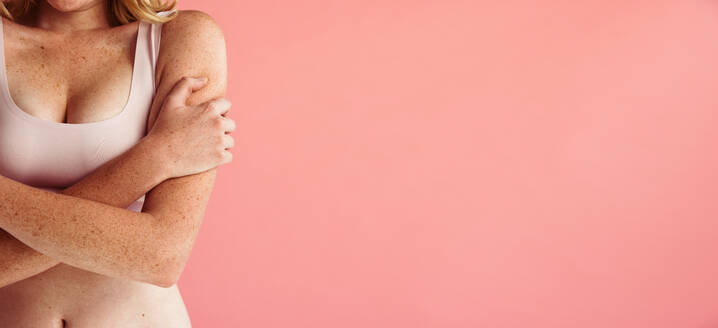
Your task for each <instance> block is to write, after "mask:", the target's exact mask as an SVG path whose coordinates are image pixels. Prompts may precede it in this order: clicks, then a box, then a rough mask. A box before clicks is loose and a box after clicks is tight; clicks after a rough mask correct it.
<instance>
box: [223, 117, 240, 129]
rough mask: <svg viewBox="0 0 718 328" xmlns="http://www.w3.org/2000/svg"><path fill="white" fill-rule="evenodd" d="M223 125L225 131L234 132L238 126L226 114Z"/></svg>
mask: <svg viewBox="0 0 718 328" xmlns="http://www.w3.org/2000/svg"><path fill="white" fill-rule="evenodd" d="M222 125H223V128H224V131H225V132H232V131H234V129H235V128H237V125H236V124H235V122H234V120H233V119H231V118H229V117H226V116H224V117H223V120H222Z"/></svg>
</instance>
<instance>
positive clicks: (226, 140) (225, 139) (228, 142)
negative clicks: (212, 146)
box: [222, 134, 234, 149]
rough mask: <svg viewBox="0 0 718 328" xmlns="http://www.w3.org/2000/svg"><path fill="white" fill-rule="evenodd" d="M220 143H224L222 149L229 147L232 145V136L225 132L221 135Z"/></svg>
mask: <svg viewBox="0 0 718 328" xmlns="http://www.w3.org/2000/svg"><path fill="white" fill-rule="evenodd" d="M222 144H223V145H224V149H230V148H232V147H234V138H232V137H231V136H230V135H228V134H225V135H223V136H222Z"/></svg>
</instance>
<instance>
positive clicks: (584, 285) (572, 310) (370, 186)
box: [180, 0, 718, 328]
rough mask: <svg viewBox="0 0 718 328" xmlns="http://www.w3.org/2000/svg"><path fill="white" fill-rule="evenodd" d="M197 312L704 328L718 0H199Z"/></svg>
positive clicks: (708, 317) (341, 320)
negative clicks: (214, 155)
mask: <svg viewBox="0 0 718 328" xmlns="http://www.w3.org/2000/svg"><path fill="white" fill-rule="evenodd" d="M180 3H181V8H183V9H188V8H192V9H200V10H203V11H206V12H208V13H210V14H211V15H212V16H213V17H215V19H216V20H217V21H218V22H219V24H220V25H221V26H222V27H223V29H224V32H225V35H226V38H227V43H228V51H229V68H230V81H229V84H230V90H229V98H230V99H231V100H232V101H233V103H234V107H233V112H232V116H233V117H234V118H235V119H236V120H237V121H238V124H239V129H238V132H237V133H235V136H236V137H237V140H238V143H237V148H236V150H235V152H234V153H235V161H234V162H233V163H232V164H231V165H229V166H226V167H223V168H222V169H220V173H219V181H218V183H217V188H216V190H215V192H214V193H213V195H212V200H211V204H210V207H209V209H208V212H207V215H206V217H205V221H204V223H203V225H202V230H201V232H200V235H199V238H198V240H197V243H196V247H195V250H194V252H193V255H192V258H191V260H190V262H189V264H188V266H187V268H186V270H185V272H184V274H183V276H182V279H181V281H180V287H181V291H182V293H183V295H184V296H185V298H186V303H187V306H188V308H189V311H190V314H191V316H192V320H193V322H194V324H195V327H199V328H203V327H248V328H249V327H251V328H255V327H256V328H272V327H277V328H279V327H282V328H287V327H312V328H322V327H342V328H353V327H357V328H358V327H380V328H384V327H412V328H413V327H432V328H454V327H457V328H458V327H517V328H518V327H522V328H523V327H533V328H544V327H572V328H573V327H581V328H592V327H596V328H599V327H601V328H604V327H612V328H623V327H652V328H656V327H665V328H677V327H680V328H688V327H705V328H708V327H717V326H718V300H717V299H716V298H717V297H718V296H716V295H718V262H717V261H716V255H718V253H717V251H718V238H716V237H717V235H718V170H717V169H718V129H716V127H718V117H717V114H718V107H717V106H718V1H695V0H676V1H664V0H651V1H648V0H645V1H637V0H621V1H618V0H586V1H575V0H545V1H530V0H513V1H488V0H486V1H478V0H477V1H468V0H467V1H456V0H390V1H373V0H335V1H318V0H302V1H266V0H264V1H248V0H240V1H217V0H215V1H190V0H180Z"/></svg>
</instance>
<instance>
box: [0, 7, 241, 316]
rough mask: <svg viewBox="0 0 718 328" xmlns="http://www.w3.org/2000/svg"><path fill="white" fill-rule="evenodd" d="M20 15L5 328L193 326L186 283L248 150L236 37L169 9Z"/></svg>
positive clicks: (8, 93)
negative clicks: (237, 131) (242, 145)
mask: <svg viewBox="0 0 718 328" xmlns="http://www.w3.org/2000/svg"><path fill="white" fill-rule="evenodd" d="M5 5H6V6H7V9H5V8H0V10H1V11H2V14H3V16H4V17H3V18H2V21H1V24H0V32H2V33H0V36H1V38H0V41H2V47H0V59H1V61H0V63H4V65H0V66H2V67H1V69H0V89H2V90H0V94H2V96H0V175H1V176H0V197H2V202H0V229H2V230H0V326H2V327H73V328H75V327H77V328H81V327H189V326H190V321H189V318H188V316H187V312H186V310H185V307H184V304H183V301H182V298H181V296H180V294H179V291H178V289H177V287H176V285H175V283H176V281H177V279H178V277H179V275H180V273H181V271H182V269H183V267H184V265H185V262H186V261H187V258H188V256H189V253H190V250H191V248H192V245H193V242H194V239H195V236H196V233H197V231H198V229H199V226H200V222H201V219H202V216H203V214H204V210H205V207H206V204H207V201H208V199H209V196H210V192H211V189H212V187H213V184H214V179H215V174H216V170H215V168H216V167H217V166H219V165H222V164H225V163H228V162H229V161H230V160H231V154H230V153H229V151H228V150H229V149H230V148H231V147H232V146H233V140H232V138H231V137H230V136H229V134H228V133H229V132H231V131H233V130H234V122H233V121H232V120H231V119H229V118H227V117H225V114H226V113H227V111H228V110H229V107H230V104H229V102H228V101H227V100H226V99H224V98H222V97H223V95H224V93H225V89H226V58H225V56H226V54H225V44H224V39H223V36H222V32H221V31H220V30H219V28H218V27H217V25H216V24H215V23H214V21H213V20H212V19H211V18H210V17H209V16H207V15H206V14H204V13H202V12H198V11H176V10H171V9H172V8H173V7H174V3H172V4H169V5H167V4H163V3H159V2H158V1H156V0H153V1H149V0H72V1H71V0H37V1H28V0H18V1H11V2H6V3H5ZM160 40H161V42H160ZM160 44H161V47H160ZM200 77H205V79H204V80H203V79H202V78H200Z"/></svg>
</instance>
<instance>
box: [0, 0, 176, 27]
mask: <svg viewBox="0 0 718 328" xmlns="http://www.w3.org/2000/svg"><path fill="white" fill-rule="evenodd" d="M36 2H37V0H10V1H8V2H0V15H2V16H3V17H5V18H7V19H10V20H13V18H14V17H22V16H24V15H25V14H27V13H28V12H29V11H30V9H32V8H33V6H35V5H36ZM175 5H177V0H172V2H171V3H170V2H160V0H107V6H108V9H109V10H110V12H112V14H113V15H114V18H115V19H116V20H117V21H118V22H119V23H120V24H127V23H130V22H133V21H136V20H144V21H148V22H150V23H166V22H168V21H170V20H172V19H173V18H175V17H176V16H177V11H174V12H172V13H171V14H169V15H166V16H159V15H157V13H158V12H160V11H167V10H172V9H174V7H175Z"/></svg>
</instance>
